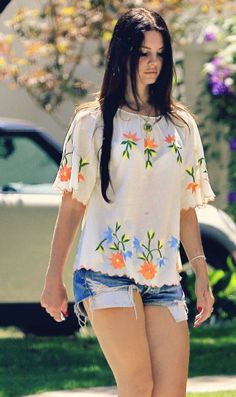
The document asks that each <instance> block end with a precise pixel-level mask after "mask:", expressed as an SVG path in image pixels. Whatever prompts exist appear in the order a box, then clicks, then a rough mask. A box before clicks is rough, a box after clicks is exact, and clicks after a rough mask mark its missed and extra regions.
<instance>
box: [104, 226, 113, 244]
mask: <svg viewBox="0 0 236 397" xmlns="http://www.w3.org/2000/svg"><path fill="white" fill-rule="evenodd" d="M105 239H106V240H107V242H108V243H111V242H112V241H113V235H112V229H111V228H110V226H108V228H107V231H106V232H105Z"/></svg>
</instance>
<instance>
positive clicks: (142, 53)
mask: <svg viewBox="0 0 236 397" xmlns="http://www.w3.org/2000/svg"><path fill="white" fill-rule="evenodd" d="M139 54H140V56H141V57H146V56H147V55H148V53H147V52H140V53H139Z"/></svg>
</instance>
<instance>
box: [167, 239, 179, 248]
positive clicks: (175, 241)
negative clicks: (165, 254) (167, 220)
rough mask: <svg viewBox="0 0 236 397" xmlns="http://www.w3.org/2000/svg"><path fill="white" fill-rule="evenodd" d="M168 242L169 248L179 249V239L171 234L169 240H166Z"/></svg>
mask: <svg viewBox="0 0 236 397" xmlns="http://www.w3.org/2000/svg"><path fill="white" fill-rule="evenodd" d="M168 243H169V244H170V248H175V249H176V250H178V249H179V241H178V239H177V238H176V237H174V236H171V238H170V240H168Z"/></svg>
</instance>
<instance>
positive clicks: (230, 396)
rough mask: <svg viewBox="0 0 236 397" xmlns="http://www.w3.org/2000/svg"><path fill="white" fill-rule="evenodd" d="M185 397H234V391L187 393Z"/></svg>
mask: <svg viewBox="0 0 236 397" xmlns="http://www.w3.org/2000/svg"><path fill="white" fill-rule="evenodd" d="M187 397H236V391H220V392H216V393H188V394H187Z"/></svg>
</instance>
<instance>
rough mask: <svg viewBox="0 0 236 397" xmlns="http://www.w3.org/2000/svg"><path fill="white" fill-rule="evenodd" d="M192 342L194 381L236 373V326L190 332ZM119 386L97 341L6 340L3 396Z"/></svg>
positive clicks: (1, 342)
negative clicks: (195, 379) (205, 376)
mask: <svg viewBox="0 0 236 397" xmlns="http://www.w3.org/2000/svg"><path fill="white" fill-rule="evenodd" d="M190 342H191V350H190V352H191V353H190V368H189V376H191V377H192V376H203V375H221V374H225V375H226V374H228V375H230V374H235V368H236V333H235V325H233V326H230V327H227V328H226V327H218V328H207V327H206V328H204V327H202V328H199V329H190ZM114 384H115V381H114V378H113V375H112V372H111V370H110V368H109V366H108V364H107V362H106V360H105V357H104V355H103V353H102V351H101V349H100V347H99V345H98V342H97V339H96V338H95V337H94V336H86V337H81V336H80V335H79V336H67V337H51V338H46V337H45V338H42V337H41V338H40V337H23V338H22V339H18V338H14V337H11V338H9V337H5V338H2V339H0V397H22V396H25V395H29V394H35V393H40V392H45V391H52V390H65V389H76V388H80V387H81V388H83V387H86V388H87V387H95V386H110V385H114Z"/></svg>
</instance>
